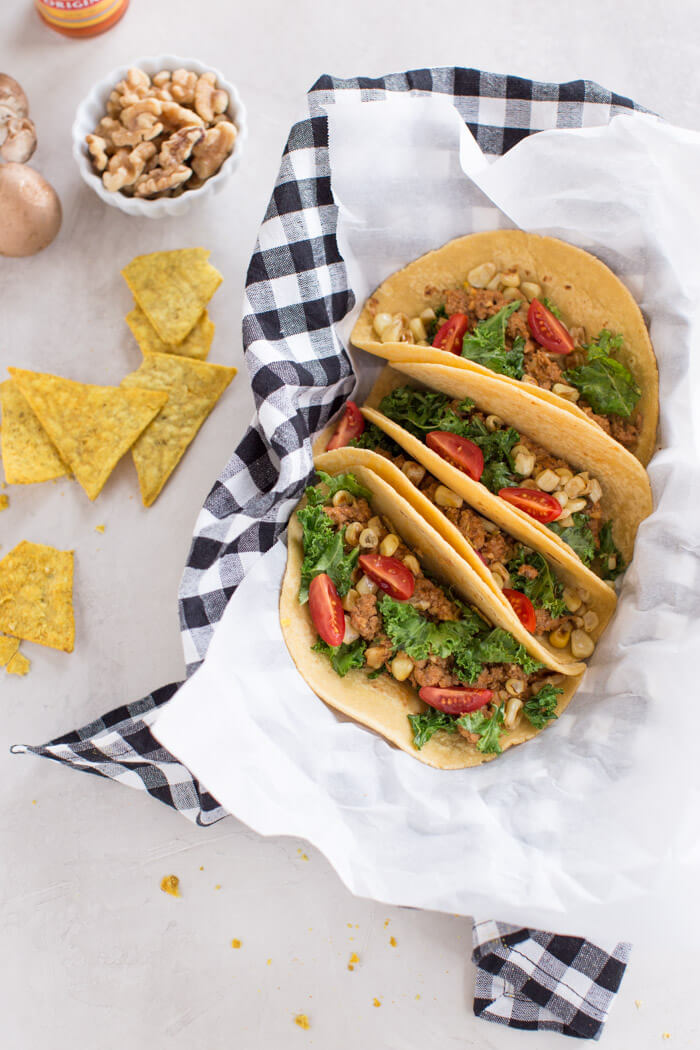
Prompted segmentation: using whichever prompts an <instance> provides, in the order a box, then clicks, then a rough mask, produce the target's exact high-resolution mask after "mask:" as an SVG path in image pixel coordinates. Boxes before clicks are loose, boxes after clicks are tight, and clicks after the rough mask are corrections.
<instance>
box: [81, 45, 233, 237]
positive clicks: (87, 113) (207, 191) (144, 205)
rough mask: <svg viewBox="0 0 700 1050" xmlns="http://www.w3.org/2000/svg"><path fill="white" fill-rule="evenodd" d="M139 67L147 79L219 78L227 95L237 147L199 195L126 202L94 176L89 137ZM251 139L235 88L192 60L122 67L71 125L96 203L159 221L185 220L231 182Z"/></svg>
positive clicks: (143, 61)
mask: <svg viewBox="0 0 700 1050" xmlns="http://www.w3.org/2000/svg"><path fill="white" fill-rule="evenodd" d="M134 66H136V67H137V68H138V69H143V71H144V72H145V73H148V74H149V76H153V74H154V73H160V71H161V70H162V69H169V70H171V71H172V70H175V69H187V70H191V71H192V72H194V73H197V74H200V75H201V74H202V73H213V74H214V75H215V76H216V80H217V85H218V87H220V88H223V89H224V91H227V92H228V97H229V105H228V109H227V110H226V112H227V114H228V116H229V117H230V118H231V121H232V122H233V123H234V124H235V125H236V128H237V129H238V134H237V135H236V141H235V142H234V145H233V151H232V153H231V154H230V156H228V157H227V158H226V160H225V161H224V163H223V164H222V165H221V167H220V168H219V170H218V171H217V173H216V175H212V176H211V178H209V179H207V180H206V182H205V183H204V184H203V185H202V186H200V187H199V188H198V189H196V190H185V192H184V193H182V194H180V196H179V197H159V198H156V199H155V200H140V199H138V198H136V197H127V196H125V194H123V193H119V192H118V191H117V192H116V193H110V192H109V191H108V190H106V189H105V187H104V184H103V182H102V179H101V178H100V176H99V175H98V174H97V173H96V172H95V170H94V168H93V166H92V162H91V160H90V155H89V153H88V150H87V146H86V144H85V136H86V135H89V134H91V133H92V132H93V131H94V130H95V128H96V127H97V125H98V124H99V122H100V120H101V119H102V117H104V116H105V115H106V113H107V100H108V98H109V96H110V94H111V93H112V91H113V90H114V88H115V87H116V85H117V84H118V82H119V81H120V80H123V79H124V77H125V76H126V74H127V72H128V71H129V70H130V69H131V68H132V67H134ZM247 137H248V126H247V123H246V111H245V106H244V105H243V103H242V102H241V98H240V95H239V94H238V91H237V90H236V88H235V86H234V85H233V84H231V83H230V82H229V81H228V80H226V79H225V78H224V76H223V75H222V74H221V73H220V72H219V70H218V69H214V67H213V66H205V65H202V63H201V62H198V61H197V60H196V59H194V58H178V57H177V55H157V56H156V57H155V58H136V59H134V61H133V62H130V63H129V65H128V66H120V67H119V68H118V69H113V70H112V72H111V73H109V74H108V75H107V76H106V77H105V78H104V80H100V81H99V83H97V84H95V85H94V87H93V88H92V90H91V91H90V92H89V94H88V95H87V96H86V97H85V98H84V99H83V101H82V102H81V103H80V105H79V106H78V109H77V111H76V114H75V120H74V121H73V156H74V158H75V163H76V164H77V165H78V171H79V172H80V174H81V177H82V178H83V180H84V181H85V182H86V183H87V184H88V186H89V187H90V189H92V190H94V191H95V193H96V194H97V196H98V197H101V199H102V200H103V201H104V202H105V204H109V205H111V207H113V208H119V210H120V211H123V212H125V213H126V214H127V215H139V216H142V217H144V218H147V219H161V218H163V216H164V215H182V214H184V212H186V211H187V210H188V208H190V206H191V205H192V204H194V202H195V201H198V200H203V199H204V198H205V197H208V196H211V195H212V194H214V193H218V192H219V191H220V190H221V189H222V188H223V186H224V184H225V183H226V181H227V179H229V178H230V177H231V175H232V174H233V173H234V171H235V170H236V168H237V167H238V165H239V164H240V162H241V154H242V153H243V143H244V142H245V140H246V138H247Z"/></svg>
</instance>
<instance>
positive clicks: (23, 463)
mask: <svg viewBox="0 0 700 1050" xmlns="http://www.w3.org/2000/svg"><path fill="white" fill-rule="evenodd" d="M0 406H2V435H1V443H2V465H3V467H4V470H5V480H6V481H7V482H8V484H10V485H32V484H35V483H36V482H41V481H51V480H52V479H53V478H60V477H63V475H65V474H69V473H70V471H69V470H68V467H67V466H66V464H65V463H64V462H63V460H62V459H61V457H60V456H59V454H58V452H57V451H56V447H55V445H54V444H53V443H52V442H51V440H50V438H49V436H48V434H47V433H46V431H45V430H44V428H43V427H42V425H41V423H40V422H39V420H38V419H37V417H36V416H35V415H34V413H33V412H32V409H31V406H30V404H29V402H28V401H27V399H26V397H25V396H24V394H23V393H22V391H21V390H20V388H19V386H18V384H17V383H16V382H15V381H14V380H13V379H6V380H5V382H4V383H0Z"/></svg>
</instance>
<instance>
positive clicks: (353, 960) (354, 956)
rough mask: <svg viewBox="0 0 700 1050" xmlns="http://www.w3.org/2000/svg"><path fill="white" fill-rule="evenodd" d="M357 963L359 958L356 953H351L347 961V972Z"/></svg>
mask: <svg viewBox="0 0 700 1050" xmlns="http://www.w3.org/2000/svg"><path fill="white" fill-rule="evenodd" d="M359 961H360V956H359V955H358V954H357V952H353V953H352V955H351V956H350V958H349V959H348V970H354V969H355V963H359Z"/></svg>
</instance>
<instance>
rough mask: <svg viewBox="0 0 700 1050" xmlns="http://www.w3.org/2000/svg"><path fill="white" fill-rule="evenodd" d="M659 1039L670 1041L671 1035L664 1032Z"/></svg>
mask: <svg viewBox="0 0 700 1050" xmlns="http://www.w3.org/2000/svg"><path fill="white" fill-rule="evenodd" d="M661 1038H662V1039H670V1038H671V1033H670V1032H664V1033H663V1034H662V1036H661Z"/></svg>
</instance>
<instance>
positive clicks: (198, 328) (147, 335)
mask: <svg viewBox="0 0 700 1050" xmlns="http://www.w3.org/2000/svg"><path fill="white" fill-rule="evenodd" d="M126 323H127V324H128V326H129V328H130V329H131V331H132V333H133V336H134V339H135V340H136V342H137V343H138V344H139V347H140V348H141V351H142V353H144V354H179V355H180V356H181V357H195V358H196V359H197V360H198V361H205V360H206V358H207V356H208V354H209V350H210V349H211V344H212V340H213V339H214V330H215V327H216V326H215V325H214V323H213V321H211V320H210V318H209V314H208V313H207V311H206V310H205V311H204V313H203V314H202V316H201V317H200V318H199V319H198V321H197V322H196V324H195V326H194V328H193V329H192V330H191V331H190V332H188V333H187V335H186V336H185V338H184V339H183V340H182V342H181V343H177V344H173V343H165V342H163V340H162V339H161V338H160V336H159V335H158V333H157V332H156V330H155V328H154V327H153V325H152V324H151V322H150V321H149V320H148V318H147V317H146V315H145V313H144V312H143V310H142V309H141V307H140V306H135V307H134V309H133V310H131V311H130V312H129V313H128V314H127V315H126Z"/></svg>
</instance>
